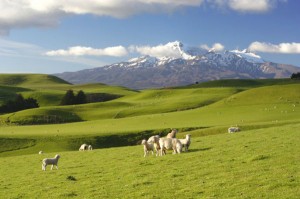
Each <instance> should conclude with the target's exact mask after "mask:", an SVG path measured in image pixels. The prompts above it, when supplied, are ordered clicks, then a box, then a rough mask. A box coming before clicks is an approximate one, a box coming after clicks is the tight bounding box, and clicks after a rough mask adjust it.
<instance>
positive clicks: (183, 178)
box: [0, 75, 300, 198]
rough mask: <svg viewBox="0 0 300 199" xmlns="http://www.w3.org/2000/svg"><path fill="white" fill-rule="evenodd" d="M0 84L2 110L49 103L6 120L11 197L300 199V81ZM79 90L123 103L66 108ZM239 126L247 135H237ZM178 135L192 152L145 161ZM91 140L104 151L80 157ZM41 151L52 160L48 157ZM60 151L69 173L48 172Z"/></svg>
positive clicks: (35, 80) (4, 148) (14, 79)
mask: <svg viewBox="0 0 300 199" xmlns="http://www.w3.org/2000/svg"><path fill="white" fill-rule="evenodd" d="M0 79H1V80H0V95H1V99H0V104H1V103H4V101H5V99H7V98H8V99H12V98H13V96H14V95H15V94H16V93H18V94H22V95H23V96H24V97H33V98H35V99H37V101H38V102H39V105H40V108H36V109H28V110H23V111H19V112H14V113H8V114H3V115H1V116H0V120H1V127H0V144H1V145H0V159H1V161H2V164H1V165H2V169H1V176H4V177H2V179H1V181H0V185H1V186H0V187H1V188H0V189H1V191H0V197H1V196H2V197H1V198H3V196H7V198H41V197H42V198H44V197H47V195H49V194H51V196H52V197H53V198H54V197H58V198H66V197H86V198H101V197H108V198H136V197H142V198H169V197H170V196H177V197H186V198H297V196H298V195H300V189H299V187H300V186H299V185H300V179H299V177H300V176H299V175H300V174H299V170H300V169H299V164H297V163H298V162H299V161H300V159H299V155H297V154H299V152H300V147H299V144H298V143H299V141H300V140H299V138H300V137H299V133H300V130H299V127H300V126H299V122H300V86H299V81H297V80H290V79H278V80H220V81H213V82H206V83H203V84H194V85H190V86H185V87H178V88H162V89H147V90H130V89H127V88H123V87H118V86H108V85H104V84H86V85H71V84H69V83H67V82H64V81H62V80H60V79H58V78H55V77H53V76H47V75H1V76H0ZM69 89H72V90H74V91H75V92H77V91H79V90H83V91H84V92H85V93H87V94H101V93H106V94H114V95H118V96H119V97H118V98H116V99H113V100H109V101H105V102H95V103H88V104H82V105H69V106H61V105H59V104H60V100H61V98H62V97H63V95H64V94H65V92H66V90H69ZM49 118H54V119H53V120H50V119H49ZM232 125H238V126H239V127H240V128H241V129H242V131H241V132H240V133H236V134H228V133H227V128H228V127H229V126H232ZM170 128H176V129H178V130H179V134H178V137H180V138H183V137H184V135H185V134H186V133H190V134H191V135H192V145H191V148H190V152H188V153H182V154H180V155H170V153H171V152H168V154H167V155H166V156H164V157H155V156H151V157H146V158H143V150H142V146H140V145H138V143H139V141H140V140H141V139H143V138H147V137H149V136H150V135H154V134H158V133H162V134H163V135H165V134H166V133H168V131H169V130H170ZM84 142H86V143H89V144H92V145H93V147H94V149H95V150H93V151H88V152H78V148H79V146H80V144H82V143H84ZM40 150H43V151H44V152H45V153H44V154H43V155H38V151H40ZM56 153H59V154H60V155H61V157H62V158H61V160H60V161H59V170H57V171H56V170H53V171H49V168H47V171H46V172H42V171H41V160H42V159H43V158H44V157H54V155H55V154H56ZM29 175H30V176H31V177H30V178H28V176H29ZM70 176H71V177H70ZM25 183H26V184H28V186H24V187H23V186H22V185H24V184H25ZM162 187H163V188H162ZM162 189H163V190H164V191H162V192H161V191H160V190H162Z"/></svg>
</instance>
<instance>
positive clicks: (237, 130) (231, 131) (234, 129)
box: [228, 126, 241, 133]
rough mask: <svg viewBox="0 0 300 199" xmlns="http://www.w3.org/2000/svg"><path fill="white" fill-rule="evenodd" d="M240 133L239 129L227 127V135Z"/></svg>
mask: <svg viewBox="0 0 300 199" xmlns="http://www.w3.org/2000/svg"><path fill="white" fill-rule="evenodd" d="M239 131H241V129H240V128H239V127H233V126H232V127H229V128H228V133H235V132H239Z"/></svg>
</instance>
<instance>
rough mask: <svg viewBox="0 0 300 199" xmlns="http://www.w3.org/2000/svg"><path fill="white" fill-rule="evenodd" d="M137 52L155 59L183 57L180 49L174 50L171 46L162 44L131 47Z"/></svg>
mask: <svg viewBox="0 0 300 199" xmlns="http://www.w3.org/2000/svg"><path fill="white" fill-rule="evenodd" d="M131 49H134V50H135V51H136V52H138V53H140V54H142V55H149V56H153V57H159V58H161V57H174V58H179V57H181V54H180V51H179V50H178V49H174V48H173V47H172V46H171V45H167V44H166V45H163V44H160V45H158V46H135V47H131Z"/></svg>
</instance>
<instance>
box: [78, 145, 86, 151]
mask: <svg viewBox="0 0 300 199" xmlns="http://www.w3.org/2000/svg"><path fill="white" fill-rule="evenodd" d="M87 149H88V145H87V144H82V145H81V146H80V148H79V151H85V150H87Z"/></svg>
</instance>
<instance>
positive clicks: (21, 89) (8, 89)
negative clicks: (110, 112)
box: [0, 74, 135, 107]
mask: <svg viewBox="0 0 300 199" xmlns="http://www.w3.org/2000/svg"><path fill="white" fill-rule="evenodd" d="M69 89H72V90H73V91H74V92H78V91H79V90H84V92H85V93H87V94H103V93H110V94H112V95H117V96H123V95H127V94H131V93H135V91H133V90H130V89H127V88H124V87H119V86H108V85H105V84H100V83H98V84H85V85H72V84H70V83H68V82H66V81H64V80H62V79H59V78H57V77H55V76H52V75H43V74H5V75H4V74H0V97H1V98H0V104H3V103H4V102H5V101H7V100H9V99H14V97H15V95H16V94H22V95H23V96H24V97H25V98H28V97H32V98H34V99H37V101H38V103H39V105H40V106H41V107H44V106H57V105H59V104H60V101H61V99H62V97H63V95H64V94H65V93H66V91H67V90H69Z"/></svg>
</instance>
